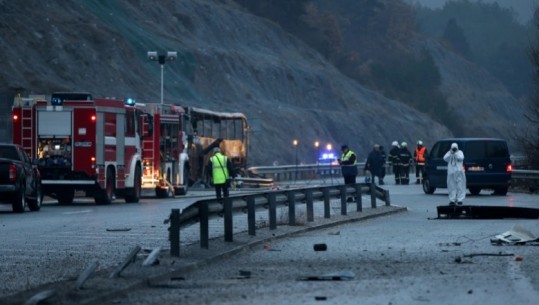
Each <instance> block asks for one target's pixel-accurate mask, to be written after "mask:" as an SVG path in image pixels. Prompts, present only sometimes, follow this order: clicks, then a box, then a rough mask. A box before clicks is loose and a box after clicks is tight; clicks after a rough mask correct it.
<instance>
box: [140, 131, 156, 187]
mask: <svg viewBox="0 0 539 305" xmlns="http://www.w3.org/2000/svg"><path fill="white" fill-rule="evenodd" d="M142 147H143V149H144V152H145V159H146V160H144V162H147V160H151V161H150V162H151V164H150V167H149V173H148V175H146V174H145V175H144V176H146V177H147V176H150V178H145V179H143V181H142V184H143V185H145V184H147V183H151V184H153V185H155V183H156V182H157V180H156V179H155V170H154V166H155V164H153V163H154V160H155V150H154V149H153V140H152V139H149V140H147V139H146V138H144V139H143V140H142ZM144 166H146V164H144ZM144 171H145V172H146V168H144Z"/></svg>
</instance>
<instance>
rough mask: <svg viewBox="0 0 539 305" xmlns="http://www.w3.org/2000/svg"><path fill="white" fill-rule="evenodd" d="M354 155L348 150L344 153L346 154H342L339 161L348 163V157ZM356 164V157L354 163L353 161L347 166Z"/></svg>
mask: <svg viewBox="0 0 539 305" xmlns="http://www.w3.org/2000/svg"><path fill="white" fill-rule="evenodd" d="M352 155H354V152H353V151H351V150H348V152H346V154H343V155H342V156H341V161H348V159H350V157H351V156H352ZM356 163H357V157H356V161H354V164H347V165H355V164H356Z"/></svg>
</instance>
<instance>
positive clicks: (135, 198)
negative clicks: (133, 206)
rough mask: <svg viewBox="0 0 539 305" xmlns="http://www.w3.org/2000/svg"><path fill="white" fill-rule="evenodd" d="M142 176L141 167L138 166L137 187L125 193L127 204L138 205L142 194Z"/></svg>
mask: <svg viewBox="0 0 539 305" xmlns="http://www.w3.org/2000/svg"><path fill="white" fill-rule="evenodd" d="M141 184H142V174H141V170H140V167H139V166H137V167H136V169H135V185H134V186H133V187H132V188H129V189H127V190H126V193H125V198H124V199H125V202H126V203H137V202H139V200H140V192H141V190H142V187H141Z"/></svg>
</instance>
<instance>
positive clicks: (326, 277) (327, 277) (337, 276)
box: [297, 271, 356, 281]
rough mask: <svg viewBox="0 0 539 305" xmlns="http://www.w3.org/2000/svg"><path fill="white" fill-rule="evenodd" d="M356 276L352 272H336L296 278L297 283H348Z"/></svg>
mask: <svg viewBox="0 0 539 305" xmlns="http://www.w3.org/2000/svg"><path fill="white" fill-rule="evenodd" d="M355 276H356V275H355V274H354V273H353V272H352V271H337V272H333V273H326V274H322V275H306V276H300V277H298V278H297V280H298V281H349V280H352V279H354V277H355Z"/></svg>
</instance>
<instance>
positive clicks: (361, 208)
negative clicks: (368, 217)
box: [355, 184, 363, 212]
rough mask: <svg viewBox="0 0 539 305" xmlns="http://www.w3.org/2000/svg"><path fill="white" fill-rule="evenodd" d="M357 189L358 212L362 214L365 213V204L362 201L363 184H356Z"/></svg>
mask: <svg viewBox="0 0 539 305" xmlns="http://www.w3.org/2000/svg"><path fill="white" fill-rule="evenodd" d="M355 188H356V208H357V212H361V211H363V202H362V199H361V195H362V193H361V184H356V185H355Z"/></svg>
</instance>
